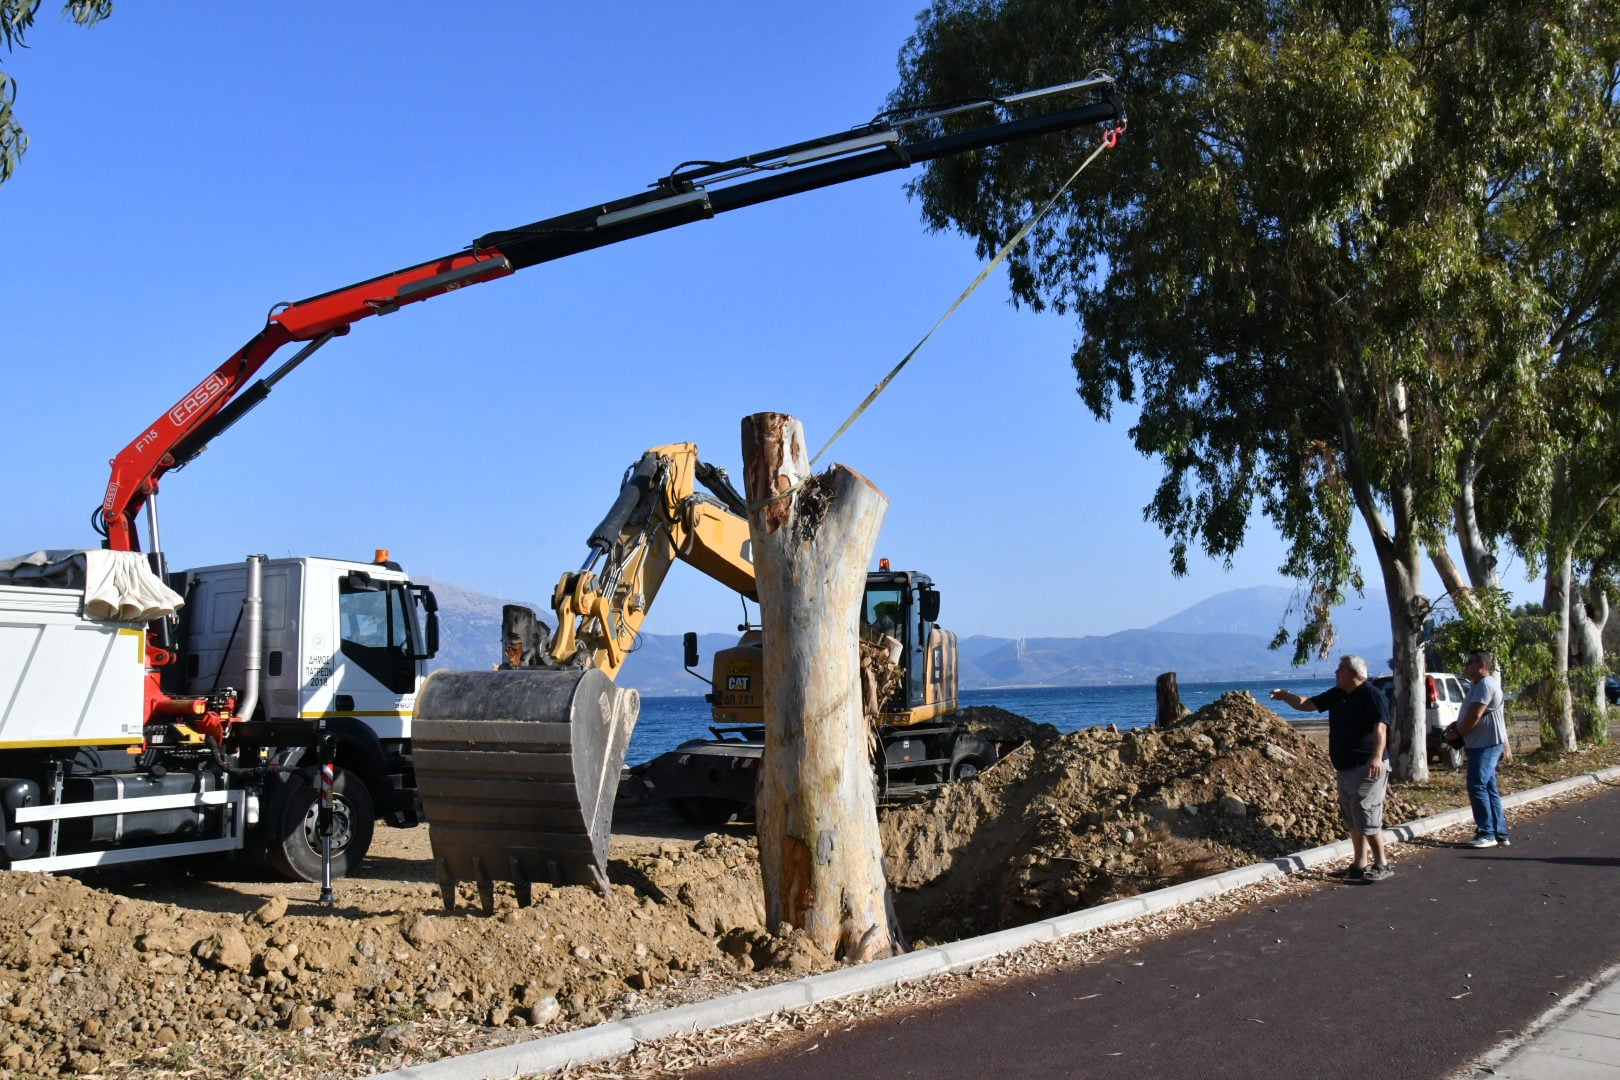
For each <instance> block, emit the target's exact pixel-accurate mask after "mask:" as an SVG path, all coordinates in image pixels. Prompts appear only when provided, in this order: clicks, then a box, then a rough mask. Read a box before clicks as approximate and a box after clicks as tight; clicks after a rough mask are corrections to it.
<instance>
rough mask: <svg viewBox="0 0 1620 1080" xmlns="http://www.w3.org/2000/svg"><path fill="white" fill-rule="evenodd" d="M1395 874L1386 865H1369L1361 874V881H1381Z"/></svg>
mask: <svg viewBox="0 0 1620 1080" xmlns="http://www.w3.org/2000/svg"><path fill="white" fill-rule="evenodd" d="M1394 876H1395V871H1394V870H1392V869H1391V868H1390V867H1387V866H1369V867H1368V868H1367V872H1366V873H1365V874H1363V875H1362V876H1361V880H1362V881H1383V880H1384V879H1386V878H1392V877H1394Z"/></svg>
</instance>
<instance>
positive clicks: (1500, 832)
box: [1468, 743, 1508, 840]
mask: <svg viewBox="0 0 1620 1080" xmlns="http://www.w3.org/2000/svg"><path fill="white" fill-rule="evenodd" d="M1501 760H1502V744H1501V743H1497V744H1496V745H1495V746H1480V747H1473V746H1470V747H1469V748H1468V805H1469V806H1470V807H1472V808H1473V811H1474V831H1475V832H1476V833H1478V834H1479V835H1480V836H1485V837H1489V838H1490V839H1492V840H1506V839H1507V838H1508V832H1507V818H1506V817H1504V816H1503V814H1502V793H1501V792H1500V791H1498V790H1497V789H1496V763H1497V762H1498V761H1501Z"/></svg>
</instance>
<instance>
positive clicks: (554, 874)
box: [411, 668, 641, 914]
mask: <svg viewBox="0 0 1620 1080" xmlns="http://www.w3.org/2000/svg"><path fill="white" fill-rule="evenodd" d="M640 708H641V697H640V695H639V694H638V693H637V692H636V691H635V690H631V689H625V688H620V687H618V686H616V685H614V682H613V680H612V679H610V678H608V677H607V676H606V675H605V674H603V673H602V672H601V671H599V670H597V669H596V668H566V669H560V670H557V669H545V668H516V669H510V670H497V671H436V672H434V673H433V674H432V675H431V676H429V677H428V680H427V682H425V683H424V684H423V685H422V689H421V690H420V691H419V692H418V694H417V696H416V715H415V719H414V721H413V722H412V729H411V738H412V743H413V746H412V754H411V757H412V762H413V764H414V766H415V769H416V784H417V789H418V790H419V791H420V793H421V796H422V806H423V809H424V811H425V812H426V815H427V821H428V837H429V840H430V842H431V844H432V846H433V863H434V868H435V872H436V876H437V877H438V882H439V890H440V894H441V896H442V897H443V899H444V905H445V907H446V908H447V909H450V908H454V907H455V896H456V884H457V883H458V882H462V881H471V882H474V883H475V884H476V885H477V886H478V893H479V897H480V899H481V901H482V904H483V907H484V911H485V913H486V914H489V913H492V912H493V908H494V883H495V882H496V881H510V882H512V884H513V886H514V892H515V894H516V895H517V898H518V902H519V903H520V904H527V903H528V902H529V898H530V896H531V895H532V887H533V885H534V883H536V882H546V883H550V884H552V885H594V886H596V887H597V888H599V889H603V890H604V891H605V890H606V888H607V857H608V840H609V835H610V830H611V826H612V822H613V800H614V797H615V795H617V793H618V786H619V772H620V770H621V769H622V768H623V766H624V755H625V752H626V750H628V748H629V746H630V732H631V731H632V730H633V729H634V728H635V725H636V716H637V713H638V712H639V711H640Z"/></svg>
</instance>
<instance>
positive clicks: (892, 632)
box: [861, 589, 906, 642]
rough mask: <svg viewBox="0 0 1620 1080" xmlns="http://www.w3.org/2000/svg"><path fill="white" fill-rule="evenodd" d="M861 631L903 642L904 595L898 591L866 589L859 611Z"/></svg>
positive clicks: (904, 625)
mask: <svg viewBox="0 0 1620 1080" xmlns="http://www.w3.org/2000/svg"><path fill="white" fill-rule="evenodd" d="M861 629H862V630H865V631H868V632H870V633H873V634H877V635H883V634H887V635H889V636H890V637H893V638H898V639H899V640H900V641H902V642H903V641H905V640H906V604H905V594H904V593H903V592H902V591H901V590H900V589H868V590H867V592H866V604H865V606H864V607H863V608H862V609H861Z"/></svg>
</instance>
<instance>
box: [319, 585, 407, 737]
mask: <svg viewBox="0 0 1620 1080" xmlns="http://www.w3.org/2000/svg"><path fill="white" fill-rule="evenodd" d="M419 634H420V631H419V630H418V628H417V623H416V619H415V617H414V608H413V606H412V598H411V596H410V593H409V591H408V588H407V586H406V585H405V583H404V582H385V581H377V580H375V579H373V578H372V577H371V575H369V574H367V573H365V572H364V571H351V572H350V573H348V574H346V575H344V576H343V577H341V578H339V579H338V655H337V657H336V658H334V659H335V661H336V663H335V666H336V668H337V670H336V671H335V672H334V675H335V676H336V682H337V686H336V694H335V696H334V697H333V700H332V709H333V711H334V712H336V713H339V714H340V715H348V716H357V717H360V718H362V719H364V720H365V721H366V723H367V724H368V725H369V726H370V727H371V728H373V729H374V730H376V732H377V734H378V736H379V737H381V738H385V739H386V738H390V737H403V735H404V732H405V723H406V721H407V719H408V718H409V717H410V713H411V706H412V705H413V704H414V702H415V696H416V672H417V663H416V661H417V656H418V654H420V653H421V652H422V651H423V650H422V648H421V646H420V645H419V643H418V642H417V641H416V640H415V639H416V637H417V636H419Z"/></svg>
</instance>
